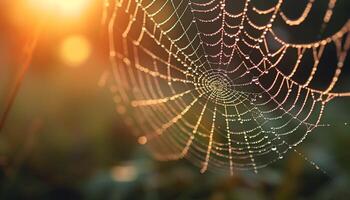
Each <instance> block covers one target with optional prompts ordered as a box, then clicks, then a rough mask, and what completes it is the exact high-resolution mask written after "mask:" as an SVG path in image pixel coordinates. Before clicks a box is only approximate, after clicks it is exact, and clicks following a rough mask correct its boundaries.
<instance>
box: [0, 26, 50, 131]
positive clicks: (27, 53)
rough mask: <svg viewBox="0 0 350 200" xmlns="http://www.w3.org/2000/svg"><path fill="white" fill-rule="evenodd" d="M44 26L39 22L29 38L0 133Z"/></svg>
mask: <svg viewBox="0 0 350 200" xmlns="http://www.w3.org/2000/svg"><path fill="white" fill-rule="evenodd" d="M43 24H44V23H43V22H39V23H38V24H37V25H36V28H35V29H34V33H33V35H32V37H30V38H29V40H28V42H27V44H26V46H25V51H24V59H23V63H22V65H21V69H20V70H19V71H18V73H17V75H16V79H15V81H14V83H13V87H12V88H11V89H10V91H9V95H8V97H7V101H6V103H5V108H4V112H3V113H2V114H1V118H0V133H1V132H2V130H3V128H4V126H5V123H6V120H7V118H8V115H9V113H10V111H11V108H12V107H13V104H14V102H15V100H16V97H17V94H18V92H19V90H20V88H21V86H22V82H23V80H24V78H25V75H26V73H27V71H28V69H29V67H30V64H31V62H32V59H33V53H34V51H35V48H36V46H37V43H38V40H39V37H40V35H41V33H42V29H43Z"/></svg>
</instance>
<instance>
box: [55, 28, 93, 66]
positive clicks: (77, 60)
mask: <svg viewBox="0 0 350 200" xmlns="http://www.w3.org/2000/svg"><path fill="white" fill-rule="evenodd" d="M90 54H91V44H90V42H89V40H88V39H87V38H86V37H84V36H82V35H72V36H69V37H67V38H65V39H64V40H63V41H62V43H61V46H60V57H61V59H62V61H63V62H64V63H65V64H66V65H68V66H71V67H77V66H80V65H81V64H83V63H84V62H86V61H87V59H88V58H89V57H90Z"/></svg>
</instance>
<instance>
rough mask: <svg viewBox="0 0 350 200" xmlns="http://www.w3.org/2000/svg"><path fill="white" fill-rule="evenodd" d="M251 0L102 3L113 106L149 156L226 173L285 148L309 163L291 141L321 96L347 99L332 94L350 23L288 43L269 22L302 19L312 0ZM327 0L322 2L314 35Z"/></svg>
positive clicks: (302, 134)
mask: <svg viewBox="0 0 350 200" xmlns="http://www.w3.org/2000/svg"><path fill="white" fill-rule="evenodd" d="M259 1H260V0H255V1H254V0H245V1H243V0H241V1H228V0H226V1H225V0H116V1H115V0H110V1H108V0H107V1H106V9H107V12H106V13H107V14H106V16H105V17H106V18H107V19H108V22H109V24H108V26H109V28H108V30H109V41H110V58H111V61H112V64H113V75H114V77H115V81H116V84H115V85H114V86H113V87H112V89H113V91H114V92H115V98H114V99H115V101H116V103H117V105H118V106H117V110H118V111H119V112H120V113H122V114H125V115H123V119H125V121H126V123H127V124H129V125H131V127H132V129H133V131H134V132H135V133H136V134H137V135H138V137H139V142H140V143H142V144H146V143H147V145H148V147H149V148H150V150H151V151H152V152H153V154H154V155H155V157H156V158H158V159H161V160H176V159H181V158H187V159H188V160H190V161H192V162H193V163H194V164H195V165H197V166H199V167H200V169H201V172H205V171H207V170H209V169H211V170H215V171H222V172H229V173H230V174H231V175H232V174H234V172H235V170H253V171H255V172H257V170H258V169H260V168H263V167H265V166H267V165H269V164H271V163H273V162H275V161H277V160H279V159H282V158H283V156H284V154H286V153H287V152H289V151H292V152H295V153H297V154H298V155H300V156H302V158H304V159H305V160H307V161H308V162H309V163H311V164H312V165H313V166H314V167H315V168H317V169H319V167H318V166H317V165H316V164H315V163H314V162H312V161H310V160H309V159H307V158H306V157H305V156H303V155H302V154H301V153H299V152H298V151H297V150H295V147H296V146H297V145H299V144H300V143H301V142H303V141H304V140H305V138H306V137H307V135H308V134H309V133H310V132H311V131H313V130H314V129H315V128H316V127H319V126H321V124H320V120H321V118H322V116H323V113H324V109H325V106H326V105H327V103H328V102H330V101H331V100H332V99H333V98H335V97H345V96H350V93H349V92H335V87H336V85H337V83H338V80H339V79H340V76H341V74H342V69H343V66H344V62H345V60H346V56H347V52H348V50H349V47H350V34H349V30H350V21H349V20H348V19H347V21H346V22H345V24H344V25H343V26H342V27H341V28H340V30H339V31H338V32H335V33H333V34H329V36H325V37H323V38H322V39H318V40H316V41H313V42H307V43H292V42H288V41H286V40H285V39H283V37H282V36H281V35H279V34H278V33H277V32H276V31H275V29H274V27H275V24H276V23H277V21H279V23H284V25H285V26H286V27H287V28H291V29H293V28H298V27H299V26H301V25H302V24H304V23H307V21H308V20H309V19H310V18H311V17H310V13H311V12H312V10H313V6H314V4H315V2H316V0H309V1H308V2H307V3H306V4H305V5H302V6H304V9H303V11H302V12H301V14H300V15H299V16H297V17H289V15H288V12H287V11H284V4H285V2H286V0H275V1H263V3H261V1H260V3H259ZM336 3H337V2H336V0H329V1H328V5H327V7H326V8H325V10H324V12H323V19H322V22H321V25H320V29H321V31H323V30H325V29H326V28H327V24H328V23H329V22H330V21H331V19H332V16H333V10H334V7H335V6H336ZM328 48H334V49H335V52H334V54H336V55H335V56H336V60H337V62H335V63H333V64H332V66H331V65H330V64H329V63H326V64H327V65H326V66H322V67H327V68H328V69H330V70H331V71H332V72H331V73H328V76H330V75H331V77H324V75H322V76H321V77H319V76H320V74H319V71H320V70H321V69H320V68H321V64H320V63H321V61H323V60H322V59H323V55H324V52H325V51H326V50H327V49H328ZM300 72H302V73H301V74H300ZM305 74H306V75H305ZM317 80H321V81H322V82H323V83H326V84H327V85H326V87H323V88H322V87H318V86H317V85H315V84H313V83H314V81H317Z"/></svg>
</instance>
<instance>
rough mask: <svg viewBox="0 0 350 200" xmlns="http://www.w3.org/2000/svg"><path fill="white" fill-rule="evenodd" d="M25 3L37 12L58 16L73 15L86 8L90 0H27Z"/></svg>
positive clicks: (79, 13)
mask: <svg viewBox="0 0 350 200" xmlns="http://www.w3.org/2000/svg"><path fill="white" fill-rule="evenodd" d="M27 3H28V5H29V6H30V7H32V8H34V9H35V10H36V11H39V12H46V13H48V14H52V15H56V16H60V17H75V16H80V15H81V13H82V12H83V11H84V10H86V9H87V7H88V5H89V4H90V3H91V0H27Z"/></svg>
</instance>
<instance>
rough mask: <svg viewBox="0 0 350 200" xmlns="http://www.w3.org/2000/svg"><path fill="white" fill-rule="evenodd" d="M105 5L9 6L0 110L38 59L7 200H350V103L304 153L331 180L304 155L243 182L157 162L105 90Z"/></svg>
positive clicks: (2, 5)
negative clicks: (141, 143) (25, 64)
mask: <svg viewBox="0 0 350 200" xmlns="http://www.w3.org/2000/svg"><path fill="white" fill-rule="evenodd" d="M340 2H343V4H340V5H341V8H342V9H340V8H339V12H337V11H336V12H337V15H338V16H340V17H342V18H343V19H344V17H345V19H349V13H348V11H349V8H350V6H349V2H348V1H347V0H342V1H340ZM102 7H103V3H102V1H101V0H60V1H55V0H15V1H14V0H1V1H0V113H3V112H5V111H6V105H8V101H9V94H11V92H12V91H13V89H14V86H15V85H16V83H18V81H17V79H18V76H20V74H21V71H22V70H23V63H26V61H28V58H30V57H31V56H30V55H31V53H33V54H32V59H31V62H30V63H31V64H30V67H29V68H28V70H27V73H26V74H25V76H24V79H23V81H22V82H21V87H20V89H19V90H18V95H17V96H16V99H15V101H14V102H13V105H12V109H11V110H10V112H9V115H8V117H7V120H6V122H5V123H4V126H3V128H2V130H1V132H0V199H10V200H12V199H36V200H38V199H39V200H41V199H57V200H58V199H64V200H70V199H72V200H79V199H89V200H102V199H103V200H104V199H107V200H109V199H110V200H114V199H213V200H221V199H338V200H341V199H349V197H350V190H349V188H350V151H349V145H350V131H349V130H350V127H349V126H348V125H346V124H345V123H346V122H350V118H349V113H350V101H349V99H346V98H345V99H340V100H336V101H333V102H332V103H331V104H330V105H329V106H328V107H327V110H326V114H325V116H324V121H325V122H326V123H329V124H331V126H330V127H321V128H319V129H316V131H314V132H313V133H312V134H310V137H309V138H308V139H307V140H306V141H305V142H304V144H302V145H300V147H299V149H298V150H299V151H300V152H302V153H303V154H305V155H306V156H307V157H308V158H309V159H310V160H312V161H314V162H316V163H317V164H318V165H319V166H320V167H321V168H322V169H324V170H325V171H326V172H327V174H323V173H322V172H321V171H319V170H316V169H315V168H314V167H312V166H311V165H310V164H309V163H308V162H306V161H305V160H304V159H303V158H301V157H300V156H298V155H296V154H290V155H289V156H288V157H287V158H285V159H283V160H282V161H279V162H278V163H275V164H273V165H272V166H270V167H268V168H266V169H263V170H260V171H259V173H258V174H253V173H250V172H247V173H243V172H237V174H236V175H235V176H234V177H229V176H223V175H217V174H213V173H210V172H209V173H207V174H204V175H202V174H200V172H199V170H198V169H197V168H194V167H192V165H191V164H189V163H188V162H187V161H178V162H166V163H164V162H158V161H155V160H154V159H153V158H152V157H151V156H150V154H149V152H148V151H147V150H146V149H145V148H144V146H140V145H138V144H137V140H136V138H135V137H134V136H133V135H132V133H130V131H129V130H128V129H127V127H126V126H125V125H124V124H123V123H122V119H120V116H119V115H118V113H117V112H116V108H117V106H116V105H115V103H114V102H113V99H112V95H111V93H110V88H109V86H108V85H104V84H103V82H104V80H105V79H104V78H105V77H106V76H105V71H106V70H107V69H108V68H109V67H110V63H109V60H108V49H107V48H106V44H107V38H106V37H105V30H104V27H103V25H101V20H102V17H101V16H102V10H103V9H102ZM334 26H335V27H336V26H337V25H334ZM310 29H312V27H311V28H310ZM305 31H306V32H307V30H304V32H305ZM38 33H41V34H38ZM36 39H37V43H36V42H35V41H36ZM33 46H35V48H33V49H34V51H31V47H33ZM101 77H102V78H101ZM107 78H108V77H107ZM101 80H102V81H101ZM344 87H345V88H349V89H350V84H349V82H347V85H346V84H345V85H344Z"/></svg>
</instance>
